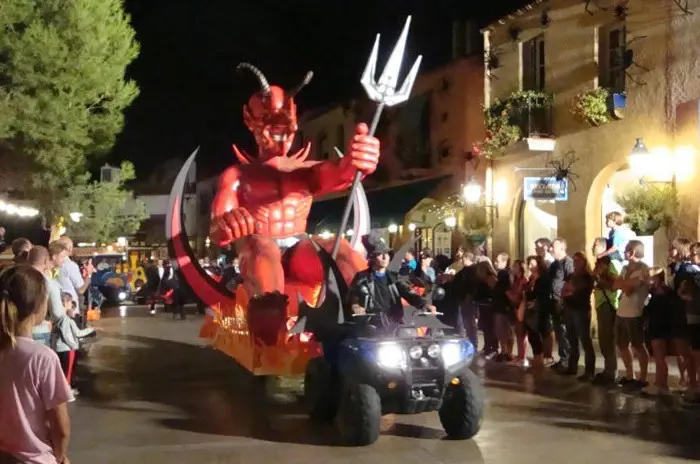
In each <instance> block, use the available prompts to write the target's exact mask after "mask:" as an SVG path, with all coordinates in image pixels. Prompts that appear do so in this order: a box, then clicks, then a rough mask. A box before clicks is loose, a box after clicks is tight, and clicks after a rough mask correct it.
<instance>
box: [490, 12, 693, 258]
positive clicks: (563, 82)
mask: <svg viewBox="0 0 700 464" xmlns="http://www.w3.org/2000/svg"><path fill="white" fill-rule="evenodd" d="M584 4H585V3H584V2H581V1H572V0H561V1H550V2H548V3H547V7H548V8H549V13H548V15H549V17H550V19H551V23H550V25H549V26H548V27H547V28H545V29H543V28H542V26H541V25H540V18H541V14H542V11H543V8H542V6H540V7H536V8H534V9H533V10H532V11H530V12H529V13H527V14H525V15H522V16H520V17H515V18H512V19H508V20H507V21H505V24H495V25H493V26H492V28H491V29H490V30H487V31H485V35H486V38H485V41H486V43H487V44H489V43H490V45H491V48H492V50H495V52H496V54H498V55H499V58H500V63H501V67H500V68H498V69H496V70H494V71H493V75H494V77H495V78H493V79H490V80H487V81H486V82H487V84H486V85H487V86H490V88H487V89H486V92H487V94H490V95H491V97H492V98H498V97H505V96H507V95H508V94H509V93H511V92H513V91H516V90H519V88H520V75H521V74H520V73H521V71H520V52H519V49H520V47H519V43H518V42H513V41H511V39H510V38H509V36H508V28H509V26H516V27H518V28H520V29H521V30H522V32H521V34H520V37H519V39H520V40H528V39H529V38H532V37H534V36H536V35H538V34H540V33H544V35H545V54H546V58H545V61H546V63H545V73H546V78H545V82H546V89H547V90H548V91H550V92H552V93H554V95H555V107H554V110H553V111H554V133H555V134H556V135H557V147H556V150H555V152H554V156H558V155H562V154H564V153H566V152H568V151H570V150H575V152H576V156H578V157H579V161H578V162H577V163H576V164H575V165H574V167H573V171H574V172H575V174H576V175H577V177H576V178H575V179H574V180H575V183H576V188H575V189H574V188H570V192H569V200H568V201H567V202H560V203H557V205H556V212H557V216H558V234H559V235H560V236H562V237H565V238H566V239H567V240H568V242H569V249H570V250H587V249H588V248H589V245H590V243H591V241H592V240H593V239H594V238H595V237H597V236H599V235H600V231H601V228H602V224H601V214H600V208H601V199H602V192H603V188H604V187H605V185H606V183H607V182H608V180H609V178H610V176H611V175H612V174H613V173H614V172H615V171H616V170H617V169H619V168H621V167H623V166H624V165H625V163H626V156H627V155H628V154H629V153H630V151H631V150H632V147H633V146H634V143H635V138H637V137H643V138H644V141H645V143H646V144H647V146H648V147H650V148H654V147H658V146H666V147H669V148H672V147H673V146H674V139H675V136H676V134H675V132H674V125H675V124H674V121H675V119H674V118H675V108H676V106H677V105H679V104H680V103H683V102H687V101H689V100H694V99H698V98H699V97H700V78H699V77H698V76H699V72H698V71H700V69H699V66H700V65H699V64H698V62H697V60H696V59H695V58H694V55H695V53H696V51H695V50H696V44H697V40H698V31H700V11H696V14H694V15H690V16H683V15H682V14H681V12H680V10H679V9H678V7H677V6H675V5H674V4H673V2H671V0H647V1H639V2H630V3H629V4H628V6H629V10H628V16H627V19H626V23H627V35H628V40H627V41H628V43H630V40H632V39H634V38H635V37H639V38H638V39H636V40H634V42H632V43H631V45H630V46H629V47H628V49H631V50H634V56H635V59H634V61H635V62H636V63H638V64H640V65H641V66H644V67H645V68H648V69H649V71H648V72H647V71H645V70H643V69H641V68H638V67H636V66H634V65H633V66H632V67H631V68H630V69H629V72H630V73H631V74H632V76H633V77H634V78H635V79H637V80H639V81H641V82H643V83H644V85H635V84H634V83H633V82H631V80H630V79H628V80H627V82H628V84H627V90H626V93H627V107H626V110H625V117H624V119H623V120H619V121H613V122H610V123H608V124H606V125H603V126H601V127H596V128H591V127H590V126H588V125H586V124H585V123H583V122H580V121H578V120H576V119H575V118H574V116H573V115H572V114H571V111H570V107H571V101H572V99H573V97H574V96H575V95H576V94H577V93H579V92H581V91H584V90H586V89H590V88H594V87H595V86H597V76H598V71H597V59H598V53H597V40H596V37H597V31H596V29H597V27H599V26H602V25H605V24H607V23H609V22H612V21H614V20H615V18H614V15H613V12H612V8H611V9H609V10H608V11H603V10H600V9H596V8H595V7H593V6H592V7H591V11H592V12H593V13H594V14H593V15H590V14H588V13H587V12H586V11H585V10H584ZM642 36H645V37H644V38H642ZM691 126H692V124H691ZM680 129H681V128H679V133H680ZM694 130H695V132H696V135H695V137H694V139H693V137H692V136H690V137H689V138H690V139H693V140H694V142H697V127H695V129H694ZM683 131H685V132H686V133H689V132H692V131H693V128H692V127H685V128H683ZM686 138H688V137H686ZM696 161H697V160H696ZM546 163H547V156H546V155H542V154H534V153H530V152H527V151H521V152H520V153H516V154H509V155H508V156H504V157H502V158H499V159H496V160H495V161H494V180H495V181H496V182H498V181H499V180H501V181H502V182H503V183H505V184H507V186H508V190H509V201H507V202H504V204H502V205H501V206H500V208H499V212H500V217H499V219H498V220H497V223H496V225H495V228H494V237H493V240H494V248H493V249H494V251H496V252H497V251H500V250H509V251H511V253H517V251H518V241H519V237H518V230H519V224H518V215H519V208H520V207H521V203H522V201H521V199H522V179H523V176H531V175H532V176H539V175H544V174H546V173H537V172H535V173H528V172H516V171H515V169H514V168H515V167H522V168H535V167H544V166H546ZM688 169H694V167H686V168H685V170H688ZM693 177H694V176H688V175H686V176H684V178H683V179H681V178H679V184H678V186H679V190H680V192H681V195H682V201H683V215H684V217H683V218H682V219H683V222H685V223H689V224H697V222H698V221H697V210H698V200H697V198H694V197H697V196H698V195H697V194H696V195H694V196H691V195H689V194H688V189H689V188H690V186H692V185H696V183H694V182H693ZM510 199H512V200H510ZM696 227H697V226H695V228H696Z"/></svg>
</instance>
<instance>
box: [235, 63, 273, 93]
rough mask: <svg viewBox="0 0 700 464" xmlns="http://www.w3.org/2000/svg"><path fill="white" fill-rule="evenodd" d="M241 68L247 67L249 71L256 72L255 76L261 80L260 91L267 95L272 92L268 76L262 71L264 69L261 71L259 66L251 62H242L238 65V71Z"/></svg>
mask: <svg viewBox="0 0 700 464" xmlns="http://www.w3.org/2000/svg"><path fill="white" fill-rule="evenodd" d="M241 69H247V70H248V71H250V72H252V73H253V74H255V77H257V78H258V81H260V91H261V92H262V94H263V95H267V94H269V93H270V83H269V82H267V78H266V77H265V74H263V73H262V71H260V70H259V69H258V68H257V67H255V66H253V65H252V64H250V63H240V64H239V65H238V66H236V71H240V70H241Z"/></svg>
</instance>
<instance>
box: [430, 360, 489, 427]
mask: <svg viewBox="0 0 700 464" xmlns="http://www.w3.org/2000/svg"><path fill="white" fill-rule="evenodd" d="M459 380H460V382H459V383H458V384H457V385H453V384H450V385H448V387H447V389H446V391H445V396H444V398H443V399H442V405H441V406H440V410H439V411H438V415H439V416H440V422H441V423H442V428H443V429H445V433H446V434H447V436H448V437H450V438H454V439H458V440H468V439H470V438H472V437H473V436H474V435H476V434H477V433H478V432H479V429H481V423H482V421H483V418H484V396H485V392H484V387H483V385H482V384H481V381H479V378H478V377H477V376H476V374H475V373H474V372H472V371H471V370H470V369H467V370H466V372H465V373H464V375H462V376H460V377H459Z"/></svg>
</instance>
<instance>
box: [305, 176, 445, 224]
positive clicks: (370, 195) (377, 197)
mask: <svg viewBox="0 0 700 464" xmlns="http://www.w3.org/2000/svg"><path fill="white" fill-rule="evenodd" d="M451 177H452V176H451V175H448V176H440V177H435V178H432V179H423V180H419V181H415V182H410V183H406V184H401V185H396V186H393V187H386V188H379V189H376V190H371V191H368V192H367V203H369V214H370V219H371V227H372V229H381V228H384V227H387V226H389V225H390V224H397V225H400V224H403V222H404V218H405V217H406V214H408V212H409V211H411V209H413V207H414V206H416V205H417V204H418V203H419V202H420V201H421V200H422V199H423V198H426V197H429V196H430V194H431V193H432V192H433V191H434V190H435V189H436V188H437V187H438V186H439V185H440V184H441V183H442V182H443V181H445V180H446V179H449V178H451ZM348 194H349V192H348V193H347V194H345V195H343V196H338V197H334V198H330V199H327V200H320V201H314V203H313V205H312V206H311V211H310V212H309V219H308V221H307V225H306V230H307V231H308V232H309V233H321V232H323V231H325V230H328V231H330V232H334V233H335V232H337V231H338V227H339V226H340V218H341V216H342V214H343V210H344V209H345V204H346V203H347V199H348ZM350 221H352V214H351V215H350ZM350 227H352V225H351V224H349V225H348V228H350Z"/></svg>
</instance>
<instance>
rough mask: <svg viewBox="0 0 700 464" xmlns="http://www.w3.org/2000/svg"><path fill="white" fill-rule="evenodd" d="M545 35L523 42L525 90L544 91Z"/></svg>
mask: <svg viewBox="0 0 700 464" xmlns="http://www.w3.org/2000/svg"><path fill="white" fill-rule="evenodd" d="M544 58H545V57H544V34H540V35H538V36H537V37H535V38H533V39H530V40H528V41H526V42H523V52H522V65H523V90H544V85H545V80H544V77H545V59H544Z"/></svg>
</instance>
